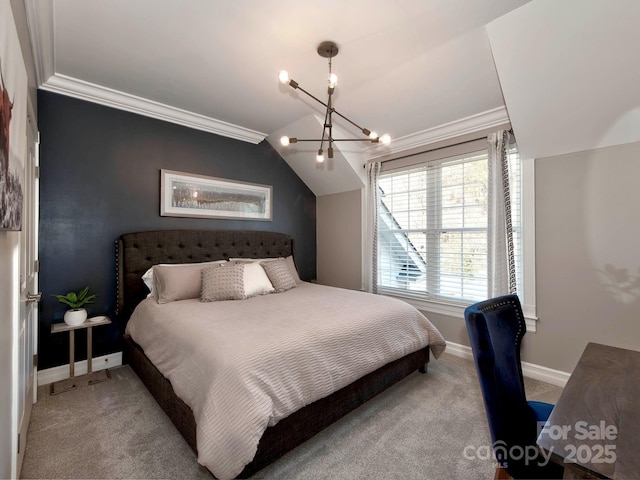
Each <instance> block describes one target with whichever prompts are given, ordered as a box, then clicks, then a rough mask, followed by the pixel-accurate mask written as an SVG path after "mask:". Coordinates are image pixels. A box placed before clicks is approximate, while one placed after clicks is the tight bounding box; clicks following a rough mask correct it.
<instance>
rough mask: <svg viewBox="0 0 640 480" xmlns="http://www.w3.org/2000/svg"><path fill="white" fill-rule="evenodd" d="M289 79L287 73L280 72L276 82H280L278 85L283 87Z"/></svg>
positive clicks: (284, 71)
mask: <svg viewBox="0 0 640 480" xmlns="http://www.w3.org/2000/svg"><path fill="white" fill-rule="evenodd" d="M290 79H291V78H290V77H289V72H287V71H286V70H281V71H280V73H279V74H278V80H280V83H282V84H283V85H286V84H287V83H289V80H290Z"/></svg>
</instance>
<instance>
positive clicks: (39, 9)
mask: <svg viewBox="0 0 640 480" xmlns="http://www.w3.org/2000/svg"><path fill="white" fill-rule="evenodd" d="M25 10H26V13H27V23H28V25H29V37H30V39H31V48H32V50H33V58H34V62H35V67H36V77H37V81H38V86H39V88H41V89H42V90H47V91H49V92H54V93H59V94H62V95H67V96H69V97H74V98H78V99H80V100H85V101H88V102H93V103H98V104H100V105H105V106H107V107H112V108H117V109H119V110H125V111H127V112H132V113H137V114H138V115H144V116H146V117H151V118H156V119H158V120H164V121H166V122H171V123H176V124H178V125H183V126H185V127H189V128H194V129H196V130H202V131H205V132H209V133H214V134H216V135H222V136H224V137H229V138H234V139H236V140H241V141H243V142H249V143H253V144H257V143H260V142H261V141H262V140H264V138H265V137H266V136H267V135H266V134H265V133H262V132H257V131H255V130H250V129H248V128H244V127H240V126H238V125H233V124H231V123H227V122H223V121H221V120H217V119H215V118H211V117H207V116H205V115H200V114H198V113H193V112H189V111H187V110H182V109H180V108H176V107H172V106H170V105H166V104H163V103H159V102H155V101H153V100H149V99H146V98H142V97H137V96H135V95H130V94H128V93H124V92H120V91H118V90H113V89H110V88H107V87H103V86H101V85H96V84H94V83H89V82H85V81H83V80H80V79H77V78H73V77H69V76H66V75H62V74H59V73H56V71H55V68H56V62H55V49H54V38H55V22H54V16H53V1H52V0H25Z"/></svg>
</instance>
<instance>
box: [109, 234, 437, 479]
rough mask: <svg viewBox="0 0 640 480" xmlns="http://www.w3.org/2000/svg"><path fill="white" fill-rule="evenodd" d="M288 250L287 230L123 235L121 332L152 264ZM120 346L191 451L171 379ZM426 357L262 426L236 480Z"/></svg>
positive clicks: (185, 410) (189, 431)
mask: <svg viewBox="0 0 640 480" xmlns="http://www.w3.org/2000/svg"><path fill="white" fill-rule="evenodd" d="M289 255H293V240H292V239H291V237H290V236H289V235H286V234H282V233H275V232H260V231H241V230H161V231H149V232H138V233H128V234H124V235H122V236H121V237H120V238H119V239H118V240H117V242H116V265H117V271H116V278H117V310H116V314H117V316H118V319H119V321H120V322H121V328H122V329H123V330H124V327H125V325H126V322H127V321H128V320H129V317H130V316H131V313H132V312H133V310H134V309H135V307H136V305H137V304H138V303H139V302H140V301H142V300H143V299H144V298H145V297H146V295H147V293H148V291H147V289H146V287H145V286H144V284H143V282H142V279H141V277H142V275H143V274H144V273H145V272H146V271H147V269H149V268H150V267H151V266H152V265H155V264H158V263H191V262H206V261H214V260H222V259H229V258H234V257H236V258H237V257H246V258H268V257H276V258H277V257H287V256H289ZM123 350H124V351H123V363H128V364H129V365H130V366H131V368H132V369H133V370H134V371H135V372H136V374H137V375H138V376H139V377H140V379H141V380H142V382H143V383H144V384H145V386H146V387H147V389H148V390H149V392H150V393H151V394H152V395H153V397H154V398H155V399H156V401H157V402H158V404H159V405H160V406H161V407H162V409H163V410H164V411H165V412H166V413H167V415H168V416H169V418H170V419H171V421H172V422H173V424H174V425H175V426H176V428H177V429H178V431H179V432H180V433H181V434H182V436H183V437H184V438H185V440H186V441H187V443H188V444H189V446H190V447H191V448H192V449H193V451H194V452H197V447H196V423H195V419H194V416H193V412H192V411H191V409H190V408H189V406H188V405H187V404H185V403H184V402H183V401H182V400H181V399H180V398H179V397H178V396H177V395H176V394H175V392H174V391H173V388H172V386H171V382H169V380H167V379H166V378H165V377H164V376H163V375H162V374H161V373H160V371H159V370H158V369H157V368H156V367H155V366H154V365H153V363H151V361H150V360H149V359H148V358H147V357H146V355H145V354H144V351H143V350H142V348H140V346H139V345H137V344H136V343H135V342H134V341H133V340H132V339H131V338H130V337H129V336H128V335H126V334H125V335H124V349H123ZM428 362H429V349H428V347H427V348H424V349H421V350H418V351H417V352H414V353H412V354H410V355H407V356H405V357H403V358H400V359H398V360H396V361H394V362H392V363H389V364H387V365H385V366H383V367H381V368H380V369H378V370H376V371H374V372H372V373H370V374H368V375H366V376H364V377H362V378H360V379H359V380H356V381H355V382H353V383H352V384H350V385H347V386H346V387H344V388H342V389H341V390H338V391H337V392H335V393H333V394H331V395H329V396H328V397H325V398H323V399H320V400H318V401H316V402H314V403H312V404H310V405H307V406H306V407H304V408H302V409H300V410H298V411H297V412H294V413H293V414H292V415H290V416H289V417H287V418H284V419H282V420H280V421H279V422H278V423H277V424H276V425H274V426H272V427H269V428H267V430H266V431H265V433H264V435H263V436H262V438H261V440H260V443H259V444H258V450H257V452H256V456H255V457H254V459H253V461H252V462H251V463H249V464H248V465H247V466H246V467H245V469H244V470H243V471H242V473H241V474H240V475H239V478H246V477H248V476H251V475H252V474H254V473H255V472H257V471H258V470H260V469H262V468H264V467H265V466H267V465H268V464H270V463H272V462H273V461H275V460H276V459H278V458H279V457H281V456H282V455H284V454H285V453H287V452H288V451H290V450H292V449H293V448H295V447H296V446H298V445H300V444H301V443H303V442H305V441H306V440H308V439H310V438H311V437H313V436H314V435H315V434H317V433H318V432H320V431H321V430H322V429H324V428H326V427H327V426H329V425H331V424H332V423H333V422H335V421H336V420H338V419H339V418H341V417H343V416H344V415H346V414H347V413H349V412H351V411H352V410H354V409H355V408H357V407H358V406H360V405H362V404H363V403H364V402H366V401H367V400H369V399H370V398H372V397H374V396H375V395H377V394H378V393H380V392H382V391H383V390H385V389H386V388H388V387H390V386H391V385H393V384H394V383H396V382H398V381H400V380H402V379H403V378H404V377H406V376H407V375H409V374H411V373H413V372H414V371H416V370H419V371H420V372H422V373H425V372H426V365H427V363H428Z"/></svg>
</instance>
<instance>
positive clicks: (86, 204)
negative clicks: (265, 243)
mask: <svg viewBox="0 0 640 480" xmlns="http://www.w3.org/2000/svg"><path fill="white" fill-rule="evenodd" d="M38 125H39V129H40V232H39V254H40V255H39V256H40V290H41V291H42V293H43V300H42V302H41V306H40V329H39V365H38V367H39V368H40V369H46V368H49V367H52V366H55V365H63V364H66V363H68V362H69V357H68V355H69V347H68V345H69V343H68V342H69V341H68V336H69V335H68V334H66V333H58V334H55V335H51V333H50V332H51V324H52V323H58V322H61V321H62V317H63V315H64V312H65V310H66V308H65V307H64V306H63V305H62V304H60V303H58V301H57V300H56V299H55V298H53V297H52V296H51V294H54V293H67V292H69V291H77V290H79V289H81V288H83V287H84V286H85V285H90V286H91V290H92V292H94V293H96V294H97V295H98V298H97V299H96V302H95V303H94V304H91V305H88V307H87V310H88V311H89V315H101V314H106V315H109V316H110V317H111V318H112V320H115V316H114V307H115V244H114V242H115V240H116V239H117V238H118V237H119V236H120V235H121V234H123V233H126V232H137V231H144V230H169V229H208V230H217V229H234V230H267V231H274V232H283V233H288V234H290V235H291V236H292V237H293V238H294V246H295V258H296V262H297V264H298V268H299V270H300V275H301V277H302V278H303V279H304V280H311V279H313V278H315V277H316V198H315V196H314V195H313V193H312V192H311V191H310V190H309V189H308V188H307V186H306V185H305V184H304V183H303V182H302V180H300V178H299V177H298V176H297V175H296V174H295V173H294V172H293V170H291V168H290V167H289V166H288V165H287V163H286V162H285V161H284V160H283V159H282V157H280V156H279V155H278V153H277V152H276V151H275V150H273V148H272V147H271V146H270V145H269V143H267V142H266V141H263V142H262V143H260V144H258V145H253V144H250V143H246V142H242V141H239V140H234V139H230V138H226V137H221V136H218V135H214V134H210V133H206V132H202V131H199V130H193V129H190V128H186V127H182V126H179V125H175V124H172V123H168V122H163V121H160V120H155V119H152V118H148V117H144V116H140V115H136V114H133V113H129V112H124V111H121V110H116V109H113V108H109V107H104V106H101V105H97V104H93V103H89V102H85V101H82V100H76V99H73V98H70V97H66V96H62V95H58V94H54V93H50V92H43V91H40V92H39V93H38ZM162 168H165V169H170V170H177V171H182V172H187V173H195V174H199V175H208V176H212V177H221V178H226V179H233V180H241V181H245V182H253V183H260V184H265V185H271V186H273V220H272V221H270V222H265V221H247V220H223V219H198V218H176V217H161V216H160V169H162ZM122 333H123V332H122V328H121V326H120V325H119V324H118V322H117V321H114V324H112V325H108V326H102V327H97V328H96V329H95V331H94V338H93V348H94V350H93V352H94V356H100V355H105V354H108V353H113V352H117V351H120V350H121V343H120V342H121V335H122ZM85 358H86V334H85V331H84V330H81V331H78V332H76V361H77V360H81V359H85Z"/></svg>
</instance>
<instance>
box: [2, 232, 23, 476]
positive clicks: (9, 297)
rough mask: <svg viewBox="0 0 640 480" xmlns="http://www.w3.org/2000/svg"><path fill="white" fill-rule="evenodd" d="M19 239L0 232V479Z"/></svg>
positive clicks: (6, 470) (6, 459)
mask: <svg viewBox="0 0 640 480" xmlns="http://www.w3.org/2000/svg"><path fill="white" fill-rule="evenodd" d="M18 239H19V236H18V234H17V233H15V232H0V478H11V474H12V472H11V468H12V467H11V462H12V461H13V456H12V452H13V443H12V442H13V440H14V438H13V434H12V432H13V424H12V422H13V389H12V387H13V368H14V362H13V337H14V316H15V315H16V314H17V312H16V311H15V310H14V303H15V301H16V298H17V295H18V292H17V287H18V279H17V271H16V270H17V269H16V268H15V264H16V263H17V262H16V261H15V258H16V255H17V254H18V249H19V241H18Z"/></svg>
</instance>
